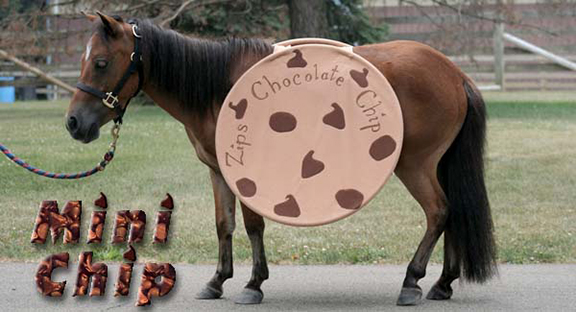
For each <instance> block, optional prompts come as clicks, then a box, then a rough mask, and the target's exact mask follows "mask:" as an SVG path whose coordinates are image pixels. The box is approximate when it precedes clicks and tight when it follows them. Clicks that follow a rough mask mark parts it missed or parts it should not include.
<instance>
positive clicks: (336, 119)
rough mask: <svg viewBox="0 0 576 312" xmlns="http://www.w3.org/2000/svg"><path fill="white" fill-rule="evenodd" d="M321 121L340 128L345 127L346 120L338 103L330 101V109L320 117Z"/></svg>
mask: <svg viewBox="0 0 576 312" xmlns="http://www.w3.org/2000/svg"><path fill="white" fill-rule="evenodd" d="M322 121H323V122H324V123H325V124H327V125H329V126H332V127H334V128H336V129H339V130H342V129H344V128H345V127H346V120H345V119H344V111H343V110H342V107H340V105H338V103H332V111H331V112H329V113H328V114H326V115H325V116H324V118H322Z"/></svg>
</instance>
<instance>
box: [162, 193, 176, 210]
mask: <svg viewBox="0 0 576 312" xmlns="http://www.w3.org/2000/svg"><path fill="white" fill-rule="evenodd" d="M160 207H163V208H166V209H174V199H172V195H170V193H166V198H164V200H163V201H162V202H161V203H160Z"/></svg>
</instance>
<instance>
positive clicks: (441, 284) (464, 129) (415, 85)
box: [66, 13, 496, 305]
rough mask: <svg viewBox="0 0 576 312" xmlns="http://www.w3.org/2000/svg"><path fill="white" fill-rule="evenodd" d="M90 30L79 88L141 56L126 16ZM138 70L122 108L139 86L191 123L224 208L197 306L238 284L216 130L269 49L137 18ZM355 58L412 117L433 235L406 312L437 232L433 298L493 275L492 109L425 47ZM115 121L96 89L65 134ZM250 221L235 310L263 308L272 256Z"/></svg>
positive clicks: (410, 180) (366, 51)
mask: <svg viewBox="0 0 576 312" xmlns="http://www.w3.org/2000/svg"><path fill="white" fill-rule="evenodd" d="M86 16H87V18H88V19H89V20H90V21H91V22H92V23H93V24H94V27H95V28H94V29H95V30H94V33H93V34H92V36H91V38H90V41H89V42H88V45H87V48H86V52H85V53H84V55H83V57H82V70H81V76H80V81H81V82H82V84H85V85H91V86H92V87H93V88H96V89H99V90H103V91H106V90H110V89H111V88H113V86H114V85H115V84H116V83H117V82H118V81H119V80H120V79H121V77H122V75H123V73H124V72H125V70H126V68H128V66H129V64H130V63H131V57H130V56H131V53H132V51H133V50H134V49H135V46H136V44H135V36H136V34H135V33H133V27H132V25H130V24H128V23H126V22H124V21H123V20H122V19H121V18H120V17H117V16H114V17H110V16H107V15H104V14H101V13H98V16H96V15H86ZM137 32H138V37H141V39H139V40H140V42H141V43H140V45H141V53H142V61H141V62H142V64H141V65H142V66H143V69H142V71H140V72H141V73H142V75H143V77H140V75H139V73H137V72H134V73H133V74H131V75H130V76H129V77H128V80H127V81H126V83H125V84H124V88H123V89H122V90H121V91H120V92H119V96H118V98H119V102H118V103H119V106H120V108H121V109H125V108H126V107H125V106H126V105H127V102H128V101H129V100H130V99H131V97H132V96H133V94H134V93H135V92H137V91H138V90H139V86H140V87H142V90H143V91H144V92H145V93H146V94H148V95H149V96H150V97H151V98H152V99H153V100H154V101H155V102H156V103H157V104H158V105H159V106H160V107H161V108H162V109H164V110H166V111H167V112H168V113H169V114H170V115H172V116H173V117H174V118H175V119H177V120H178V121H180V122H181V123H182V124H183V125H184V126H185V127H186V132H187V134H188V137H189V139H190V142H191V143H192V145H193V146H194V148H195V150H196V154H197V155H198V158H199V159H200V160H201V161H202V162H203V163H204V164H206V165H207V166H208V167H209V168H210V177H211V180H212V187H213V191H214V200H215V206H216V228H217V234H218V245H219V256H218V266H217V269H216V273H215V275H214V276H213V277H212V279H211V280H210V281H209V282H208V283H207V284H206V286H205V287H204V289H203V290H202V291H201V292H200V293H198V295H197V298H199V299H216V298H220V297H221V296H222V293H223V288H222V284H223V283H224V281H226V280H227V279H228V278H231V277H232V271H233V268H232V233H233V232H234V228H235V221H234V219H235V209H236V197H235V196H234V194H233V193H232V192H231V191H230V188H229V187H228V185H227V184H226V183H225V181H224V179H223V177H222V174H221V172H220V170H219V166H218V162H217V159H216V151H215V142H214V133H215V129H216V120H217V116H218V113H219V111H220V107H221V103H222V102H223V100H224V98H225V97H226V94H227V92H228V91H229V90H230V88H231V86H232V85H233V84H234V83H235V82H236V81H237V80H238V79H239V77H240V76H241V75H242V73H244V72H245V71H246V70H248V69H249V68H250V67H251V66H252V65H253V64H255V63H256V62H257V61H258V60H260V59H262V58H264V57H265V56H267V55H269V54H270V53H272V49H273V48H272V46H270V45H269V44H267V43H265V42H263V41H261V40H253V39H230V40H227V41H221V42H214V41H208V40H198V39H192V38H188V37H185V36H183V35H180V34H178V33H177V32H174V31H172V30H167V29H163V28H161V27H158V26H155V25H153V24H152V23H151V22H150V21H146V20H141V21H137ZM354 52H355V53H357V54H358V55H360V56H362V57H364V58H365V59H366V60H368V61H369V62H371V63H372V64H374V66H376V67H377V68H378V69H379V70H380V71H381V72H382V73H383V74H384V76H386V78H387V79H388V81H389V82H390V84H391V85H392V88H393V89H394V91H395V93H396V95H397V96H398V99H399V100H400V105H401V109H402V114H403V118H404V127H405V129H404V143H403V146H402V151H401V155H400V159H399V162H398V165H397V167H396V169H395V173H396V175H397V176H398V178H400V180H401V181H402V183H404V185H405V186H406V188H407V189H408V190H409V192H410V194H412V196H413V197H414V198H415V199H416V200H417V201H418V203H419V204H420V206H422V209H423V210H424V212H425V214H426V221H427V229H426V233H425V234H424V237H423V239H422V241H421V243H420V245H419V246H418V249H417V251H416V254H415V255H414V258H413V259H412V261H410V264H409V265H408V269H407V272H406V277H405V279H404V283H403V285H402V289H401V292H400V296H399V298H398V301H397V304H398V305H414V304H417V303H419V301H420V299H421V297H422V290H421V288H420V287H419V286H418V280H420V279H421V278H423V277H424V275H425V274H426V266H427V264H428V261H429V259H430V255H431V253H432V250H433V249H434V246H435V245H436V242H437V241H438V239H439V237H440V235H441V234H442V233H444V239H445V244H444V268H443V272H442V275H441V276H440V278H439V280H438V281H437V282H436V284H435V285H434V286H433V287H432V289H431V290H430V292H429V293H428V295H427V298H428V299H433V300H445V299H449V298H450V297H451V296H452V288H451V286H450V284H451V283H452V282H453V281H454V280H455V279H457V278H459V277H462V278H465V279H467V280H469V281H473V282H479V283H482V282H485V281H486V280H488V279H489V278H490V277H491V276H493V275H494V274H495V273H496V261H495V249H496V248H495V243H494V238H493V223H492V217H491V213H490V206H489V202H488V197H487V194H486V187H485V184H484V169H483V152H484V143H485V129H486V120H485V118H486V117H485V105H484V102H483V100H482V97H481V95H480V93H479V91H478V90H477V89H476V88H475V86H474V84H473V83H472V81H471V80H470V79H469V78H468V77H466V75H465V74H464V73H462V71H460V70H459V69H458V68H457V67H456V66H455V65H454V64H453V63H452V62H450V60H448V59H447V58H446V57H445V56H444V55H442V54H441V53H439V52H438V51H436V50H434V49H432V48H430V47H429V46H426V45H423V44H420V43H416V42H410V41H393V42H387V43H381V44H373V45H366V46H359V47H355V48H354ZM117 117H118V112H117V110H112V109H109V108H108V107H106V106H105V105H102V102H101V101H100V99H99V98H98V97H96V96H94V95H93V94H91V93H89V92H85V91H81V90H78V91H77V92H76V93H75V94H74V96H73V98H72V100H71V103H70V107H69V109H68V112H67V117H66V118H67V119H66V123H67V125H66V126H67V128H68V130H69V132H70V134H71V135H72V136H73V137H74V138H75V139H78V140H81V141H83V142H85V143H88V142H90V141H92V140H94V139H96V138H97V137H98V134H99V128H100V127H101V126H103V125H104V124H106V123H107V122H109V121H110V120H112V119H115V118H117ZM240 206H241V207H242V215H243V217H244V223H245V225H246V231H247V232H248V236H249V238H250V242H251V245H252V256H253V267H252V276H251V278H250V281H249V282H248V284H247V285H246V287H245V288H244V290H243V291H242V293H241V294H240V295H239V296H238V297H237V298H236V302H237V303H244V304H250V303H260V302H261V301H262V298H263V293H262V290H261V288H260V286H261V285H262V282H263V281H264V280H266V279H267V278H268V267H267V264H266V255H265V250H264V243H263V235H264V220H263V218H262V217H261V216H260V215H258V214H256V213H254V212H253V211H251V210H250V209H248V208H247V207H246V206H245V205H244V204H242V203H240Z"/></svg>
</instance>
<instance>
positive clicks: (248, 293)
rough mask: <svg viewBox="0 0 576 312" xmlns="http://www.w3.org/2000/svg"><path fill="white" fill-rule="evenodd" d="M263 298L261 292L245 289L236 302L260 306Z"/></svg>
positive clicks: (235, 299)
mask: <svg viewBox="0 0 576 312" xmlns="http://www.w3.org/2000/svg"><path fill="white" fill-rule="evenodd" d="M263 298H264V293H263V292H262V291H261V290H254V289H251V288H244V290H242V292H241V293H240V295H238V296H237V297H236V298H234V302H235V303H237V304H259V303H260V302H262V299H263Z"/></svg>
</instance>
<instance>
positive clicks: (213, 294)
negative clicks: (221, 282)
mask: <svg viewBox="0 0 576 312" xmlns="http://www.w3.org/2000/svg"><path fill="white" fill-rule="evenodd" d="M220 297H222V290H218V289H215V288H213V287H211V286H208V285H206V286H204V289H202V290H201V291H200V292H199V293H197V294H196V299H200V300H209V299H220Z"/></svg>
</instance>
